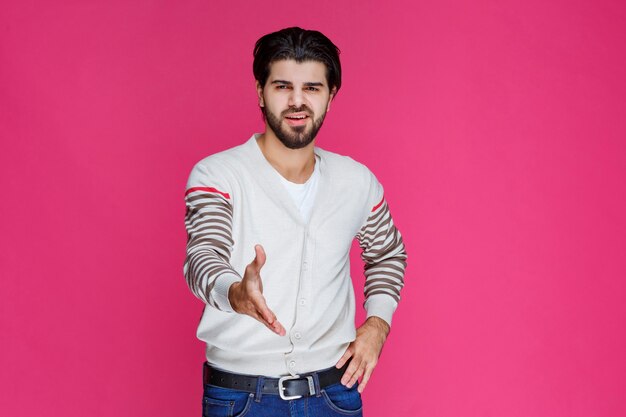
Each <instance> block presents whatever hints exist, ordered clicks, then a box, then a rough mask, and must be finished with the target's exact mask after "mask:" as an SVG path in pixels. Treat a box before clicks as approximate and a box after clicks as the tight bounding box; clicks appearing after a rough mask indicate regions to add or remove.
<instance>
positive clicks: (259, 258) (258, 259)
mask: <svg viewBox="0 0 626 417" xmlns="http://www.w3.org/2000/svg"><path fill="white" fill-rule="evenodd" d="M254 252H255V254H256V256H255V257H254V261H252V263H253V264H254V267H255V268H256V270H257V272H259V271H260V270H261V268H262V267H263V265H265V259H266V257H265V250H264V249H263V246H261V245H255V246H254Z"/></svg>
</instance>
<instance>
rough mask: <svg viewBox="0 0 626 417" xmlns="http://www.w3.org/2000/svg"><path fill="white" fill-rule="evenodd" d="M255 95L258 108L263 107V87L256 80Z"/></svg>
mask: <svg viewBox="0 0 626 417" xmlns="http://www.w3.org/2000/svg"><path fill="white" fill-rule="evenodd" d="M256 94H257V97H258V98H259V107H265V101H264V100H263V87H262V86H261V83H260V82H259V80H256Z"/></svg>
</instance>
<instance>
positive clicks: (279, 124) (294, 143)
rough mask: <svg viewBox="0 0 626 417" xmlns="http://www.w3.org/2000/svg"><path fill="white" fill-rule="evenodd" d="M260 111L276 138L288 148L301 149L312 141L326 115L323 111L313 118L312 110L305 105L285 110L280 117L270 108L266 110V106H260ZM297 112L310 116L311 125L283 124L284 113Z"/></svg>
mask: <svg viewBox="0 0 626 417" xmlns="http://www.w3.org/2000/svg"><path fill="white" fill-rule="evenodd" d="M261 111H262V112H263V116H265V121H266V123H267V125H268V126H269V127H270V129H272V132H274V134H275V135H276V137H277V138H278V140H280V141H281V142H282V144H283V145H285V146H286V147H288V148H289V149H301V148H304V147H305V146H307V145H308V144H309V143H311V142H313V139H315V136H316V135H317V132H318V131H319V130H320V128H321V127H322V123H324V117H326V112H324V114H322V115H321V116H320V117H318V118H317V119H315V118H314V117H313V112H312V111H310V110H309V108H308V107H306V106H302V107H300V108H298V109H295V108H291V109H289V110H286V111H284V112H283V113H282V114H281V115H280V117H277V116H276V115H275V114H274V113H273V112H272V111H271V110H269V111H268V109H267V106H265V107H261ZM298 112H306V113H307V115H308V117H309V118H311V120H312V121H313V125H312V126H311V127H310V128H309V126H308V124H305V125H302V126H289V125H287V124H286V123H285V125H283V120H284V117H285V116H286V115H288V114H290V113H298ZM307 129H308V130H307Z"/></svg>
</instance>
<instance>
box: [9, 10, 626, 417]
mask: <svg viewBox="0 0 626 417" xmlns="http://www.w3.org/2000/svg"><path fill="white" fill-rule="evenodd" d="M7 3H8V2H3V5H2V12H1V13H0V137H1V150H0V169H1V176H0V186H1V190H2V196H3V197H2V205H1V206H0V207H1V210H2V212H1V214H2V215H1V216H0V236H1V237H0V275H1V278H0V295H1V300H0V335H1V336H0V415H2V416H38V415H44V414H45V415H50V416H64V417H73V416H85V415H89V416H116V417H124V416H133V417H135V416H164V417H165V416H168V417H169V416H183V415H187V416H192V415H198V416H199V415H200V403H201V381H200V376H201V363H202V360H203V345H202V344H201V342H200V341H198V340H196V338H195V327H196V325H197V323H198V319H199V316H200V313H201V310H202V305H201V304H200V302H199V301H198V300H197V299H195V298H194V297H193V296H192V295H191V293H190V292H189V290H188V289H187V287H186V285H185V281H184V279H183V276H182V265H183V259H184V249H185V237H186V236H185V231H184V226H183V215H184V203H183V192H184V187H185V182H186V179H187V176H188V174H189V171H190V169H191V167H192V165H193V164H194V163H195V162H196V161H198V160H199V159H201V158H203V157H204V156H206V155H208V154H210V153H213V152H215V151H218V150H221V149H225V148H227V147H230V146H233V145H237V144H239V143H241V142H242V141H244V140H245V139H247V138H249V136H250V135H251V134H252V132H255V131H259V130H260V129H261V128H262V123H261V117H260V114H259V112H258V109H257V108H256V100H255V92H254V88H253V86H254V80H253V78H252V72H251V64H252V56H251V54H252V46H253V44H254V41H255V40H256V39H257V38H258V37H259V36H260V35H262V34H265V33H267V32H269V31H273V30H277V29H280V28H282V27H286V26H291V25H300V26H302V27H305V28H316V29H319V30H321V31H322V32H324V33H326V34H327V35H328V36H329V37H330V38H331V39H333V40H334V41H335V42H336V43H337V44H338V45H339V47H340V48H341V49H342V51H343V52H342V55H341V56H342V59H343V64H344V71H345V79H344V86H343V88H342V91H341V92H340V93H339V95H338V97H337V100H336V102H335V104H334V107H333V110H332V111H331V113H329V116H328V117H327V119H326V123H325V126H324V128H323V129H322V131H321V136H320V137H319V141H318V144H319V145H320V146H322V147H325V148H327V149H329V150H332V151H336V152H340V153H344V154H350V155H352V156H353V157H354V158H355V159H357V160H360V161H362V162H364V163H365V164H367V165H368V166H369V167H370V168H371V169H372V170H373V171H374V172H375V173H376V174H377V175H378V177H379V179H380V180H381V181H382V182H383V184H385V186H386V195H387V198H388V201H389V202H390V205H391V208H392V213H393V214H394V216H395V219H396V223H397V224H398V225H399V227H400V229H401V231H402V232H403V234H404V237H405V241H406V244H407V247H408V250H409V254H410V262H409V269H408V271H407V277H406V287H405V290H404V293H403V300H402V302H401V306H400V308H399V310H398V312H397V314H396V317H395V321H394V326H393V329H392V334H391V337H390V339H389V341H388V344H387V346H386V348H385V351H384V352H383V355H382V357H381V362H380V365H379V367H378V368H377V370H376V372H375V373H374V377H373V379H372V381H371V382H370V383H369V385H368V388H367V390H366V391H365V393H364V401H365V406H366V415H367V416H369V417H375V416H429V417H435V416H441V417H452V416H468V417H469V416H481V417H483V416H494V417H496V416H497V417H502V416H511V417H513V416H519V417H528V416H533V417H556V416H567V417H579V416H580V417H589V416H601V417H608V416H620V415H626V402H625V401H624V400H623V393H624V392H625V391H626V387H625V383H624V380H625V378H624V375H626V359H625V356H624V352H625V351H626V336H625V329H624V328H625V325H624V323H625V319H626V303H625V300H624V298H625V294H626V284H625V280H624V277H625V276H626V256H624V249H625V247H626V245H625V244H626V222H625V219H624V212H625V211H626V190H625V188H626V187H625V183H626V178H625V176H626V145H625V139H626V121H625V120H626V117H625V114H624V108H625V104H626V103H625V99H624V97H626V81H625V79H624V68H625V66H626V59H625V48H624V39H625V38H626V37H625V32H626V30H625V29H624V27H625V25H624V21H625V18H626V7H625V6H624V3H623V2H619V1H596V2H591V1H587V2H584V1H582V2H572V1H547V2H546V1H526V2H502V1H437V2H414V1H402V2H400V1H397V2H392V4H391V5H387V6H384V7H383V6H381V5H382V4H383V2H372V1H363V0H360V1H351V2H335V1H321V2H317V3H307V4H305V5H304V4H302V3H301V2H280V3H279V2H268V3H261V2H258V3H254V2H243V1H230V2H217V1H213V2H207V1H193V2H192V1H187V2H177V1H170V2H165V1H161V2H148V1H143V2H140V1H116V2H112V1H90V2H31V1H14V2H10V3H12V4H7ZM69 3H72V4H69ZM354 255H355V256H354V258H353V260H354V267H353V270H354V275H355V281H356V282H357V283H361V282H362V277H361V276H360V269H361V267H360V263H358V258H357V255H358V254H357V253H355V254H354ZM361 299H362V297H361ZM360 318H362V315H361V316H360Z"/></svg>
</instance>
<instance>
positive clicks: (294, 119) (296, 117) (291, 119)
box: [285, 113, 309, 126]
mask: <svg viewBox="0 0 626 417" xmlns="http://www.w3.org/2000/svg"><path fill="white" fill-rule="evenodd" d="M308 118H309V116H308V115H307V114H306V113H292V114H289V115H287V116H285V119H286V120H287V123H288V124H290V125H291V126H300V125H303V124H305V123H306V122H307V119H308Z"/></svg>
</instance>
